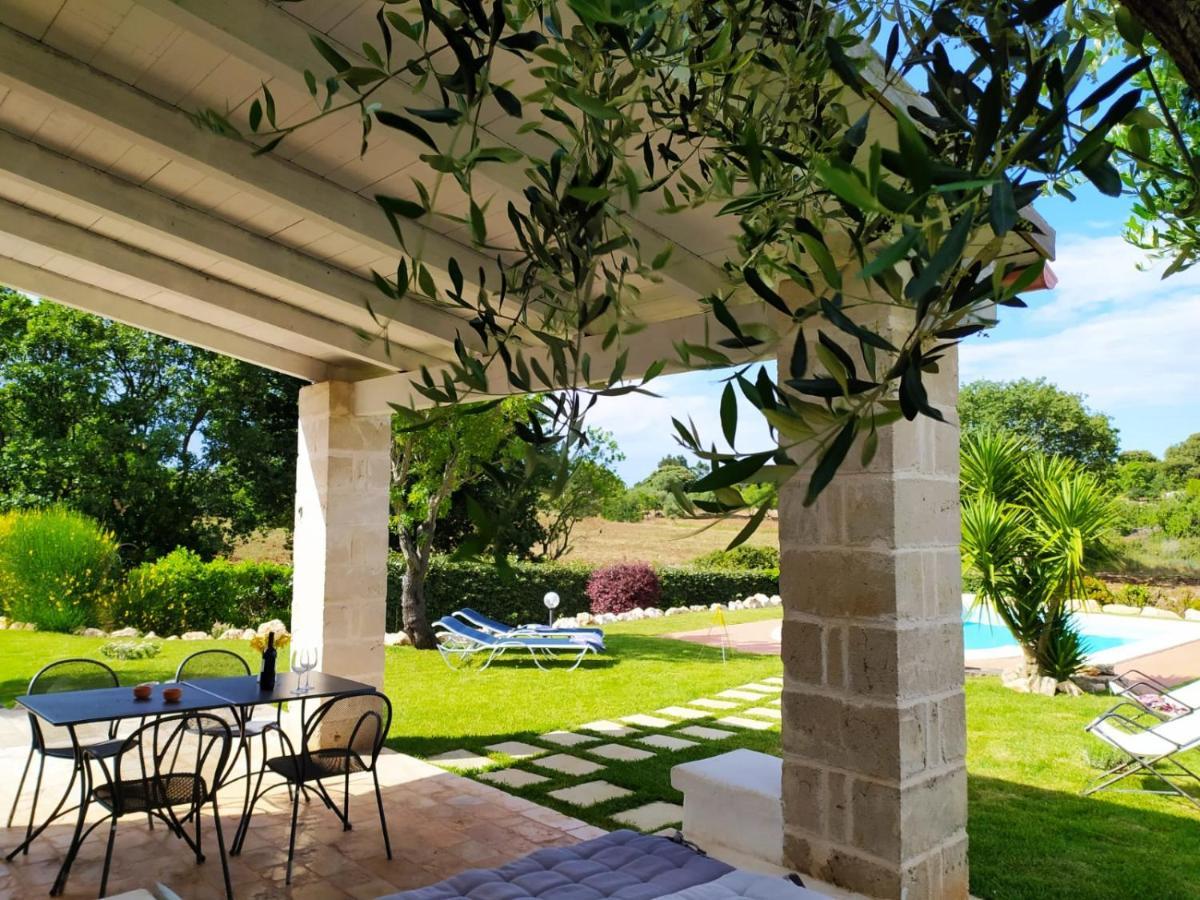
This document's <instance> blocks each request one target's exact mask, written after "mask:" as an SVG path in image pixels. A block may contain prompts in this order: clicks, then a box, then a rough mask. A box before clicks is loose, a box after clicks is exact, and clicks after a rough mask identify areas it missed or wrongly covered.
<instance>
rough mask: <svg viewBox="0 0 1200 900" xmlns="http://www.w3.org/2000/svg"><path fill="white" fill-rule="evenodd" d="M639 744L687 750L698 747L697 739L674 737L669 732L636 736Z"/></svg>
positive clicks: (663, 748)
mask: <svg viewBox="0 0 1200 900" xmlns="http://www.w3.org/2000/svg"><path fill="white" fill-rule="evenodd" d="M634 740H636V741H637V742H638V743H639V744H645V745H646V746H647V747H658V748H659V749H661V750H686V749H687V748H688V747H698V746H699V744H697V743H696V742H695V741H685V740H684V739H683V738H677V737H672V736H671V735H669V734H648V735H646V736H645V737H640V738H634Z"/></svg>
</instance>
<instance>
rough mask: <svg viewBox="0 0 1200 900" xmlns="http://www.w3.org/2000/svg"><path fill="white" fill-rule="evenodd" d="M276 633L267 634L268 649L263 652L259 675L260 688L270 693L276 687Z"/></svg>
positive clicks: (269, 632)
mask: <svg viewBox="0 0 1200 900" xmlns="http://www.w3.org/2000/svg"><path fill="white" fill-rule="evenodd" d="M277 655H278V654H277V653H276V651H275V632H273V631H268V632H267V649H266V650H264V651H263V660H262V671H261V672H260V673H259V675H258V686H259V688H260V689H261V690H264V691H269V690H272V689H273V688H274V687H275V657H276V656H277Z"/></svg>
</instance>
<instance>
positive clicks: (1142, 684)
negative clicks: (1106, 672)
mask: <svg viewBox="0 0 1200 900" xmlns="http://www.w3.org/2000/svg"><path fill="white" fill-rule="evenodd" d="M1108 689H1109V690H1110V691H1112V692H1113V693H1114V694H1117V695H1119V696H1121V697H1124V698H1125V699H1126V700H1130V701H1132V702H1134V703H1136V704H1137V705H1138V706H1140V707H1142V708H1143V709H1146V710H1148V711H1149V712H1152V713H1154V715H1156V716H1158V717H1159V718H1160V719H1173V718H1176V717H1178V716H1186V715H1188V714H1189V713H1193V712H1195V711H1196V710H1197V709H1198V708H1200V680H1198V681H1193V682H1192V683H1191V684H1185V685H1183V686H1182V687H1177V688H1170V687H1168V686H1167V685H1166V684H1164V683H1163V682H1162V681H1160V680H1159V679H1157V678H1155V677H1154V676H1153V675H1147V674H1146V673H1145V672H1140V671H1138V670H1137V669H1130V670H1129V671H1128V672H1122V673H1121V674H1120V675H1118V676H1117V677H1116V678H1114V679H1113V680H1112V681H1110V682H1109V683H1108Z"/></svg>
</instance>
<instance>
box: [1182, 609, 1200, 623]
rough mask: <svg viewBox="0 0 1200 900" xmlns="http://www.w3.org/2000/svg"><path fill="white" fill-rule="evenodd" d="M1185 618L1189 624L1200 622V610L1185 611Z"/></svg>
mask: <svg viewBox="0 0 1200 900" xmlns="http://www.w3.org/2000/svg"><path fill="white" fill-rule="evenodd" d="M1183 617H1184V618H1185V619H1187V620H1188V621H1189V622H1200V609H1185V610H1184V611H1183Z"/></svg>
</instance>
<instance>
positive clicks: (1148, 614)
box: [1142, 606, 1181, 619]
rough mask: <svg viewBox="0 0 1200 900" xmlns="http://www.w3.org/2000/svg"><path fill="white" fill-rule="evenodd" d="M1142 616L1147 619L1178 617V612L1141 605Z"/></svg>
mask: <svg viewBox="0 0 1200 900" xmlns="http://www.w3.org/2000/svg"><path fill="white" fill-rule="evenodd" d="M1142 616H1143V617H1145V618H1148V619H1179V618H1181V616H1180V615H1179V613H1173V612H1171V611H1170V610H1169V609H1159V608H1158V607H1157V606H1145V607H1142Z"/></svg>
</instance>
